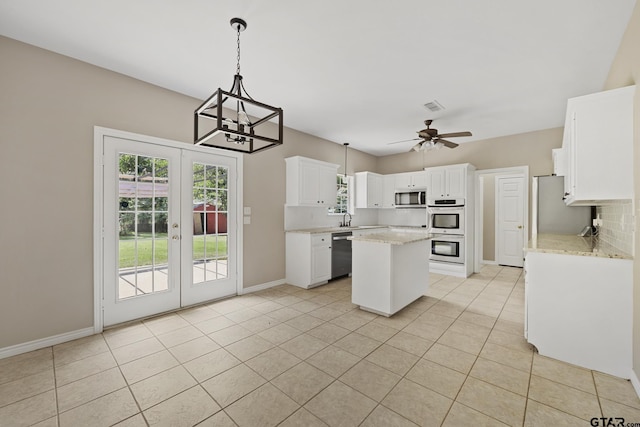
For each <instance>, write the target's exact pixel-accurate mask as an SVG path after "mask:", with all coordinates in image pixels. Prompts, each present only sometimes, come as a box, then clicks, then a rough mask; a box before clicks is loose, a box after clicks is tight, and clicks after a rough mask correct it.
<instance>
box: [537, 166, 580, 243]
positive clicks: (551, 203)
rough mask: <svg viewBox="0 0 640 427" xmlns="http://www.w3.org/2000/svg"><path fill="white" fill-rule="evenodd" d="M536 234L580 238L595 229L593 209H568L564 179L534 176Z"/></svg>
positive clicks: (569, 207) (550, 176) (576, 207)
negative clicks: (586, 228)
mask: <svg viewBox="0 0 640 427" xmlns="http://www.w3.org/2000/svg"><path fill="white" fill-rule="evenodd" d="M532 192H533V197H532V209H531V211H532V213H533V218H532V219H531V225H532V230H531V231H532V234H533V235H535V234H575V235H577V234H579V233H580V232H581V231H583V229H584V228H585V227H587V226H590V225H592V221H591V207H590V206H567V205H565V204H564V200H562V198H563V196H564V178H563V177H561V176H552V175H548V176H534V177H533V183H532Z"/></svg>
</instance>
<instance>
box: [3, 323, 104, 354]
mask: <svg viewBox="0 0 640 427" xmlns="http://www.w3.org/2000/svg"><path fill="white" fill-rule="evenodd" d="M93 330H94V328H93V327H88V328H84V329H78V330H75V331H71V332H65V333H63V334H58V335H54V336H51V337H47V338H40V339H37V340H33V341H29V342H25V343H22V344H16V345H12V346H9V347H5V348H0V359H4V358H6V357H11V356H15V355H18V354H22V353H28V352H30V351H34V350H40V349H41V348H45V347H51V346H54V345H58V344H62V343H63V342H67V341H73V340H77V339H78V338H84V337H88V336H89V335H93V334H94V332H93Z"/></svg>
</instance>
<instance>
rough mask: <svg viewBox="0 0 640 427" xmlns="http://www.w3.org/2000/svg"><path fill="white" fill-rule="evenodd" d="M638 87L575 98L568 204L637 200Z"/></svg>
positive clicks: (570, 105)
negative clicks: (635, 119)
mask: <svg viewBox="0 0 640 427" xmlns="http://www.w3.org/2000/svg"><path fill="white" fill-rule="evenodd" d="M634 93H635V86H627V87H623V88H620V89H614V90H610V91H606V92H599V93H595V94H592V95H586V96H581V97H577V98H571V99H569V101H568V102H567V115H566V120H565V128H564V138H563V141H562V150H563V154H564V155H565V167H566V170H565V203H566V204H568V205H595V204H602V203H603V202H606V201H609V200H620V199H632V198H633V98H634Z"/></svg>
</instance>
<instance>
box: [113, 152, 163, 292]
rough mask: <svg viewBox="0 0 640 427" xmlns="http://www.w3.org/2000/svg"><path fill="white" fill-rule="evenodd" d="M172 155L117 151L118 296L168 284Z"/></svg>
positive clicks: (153, 289) (156, 289)
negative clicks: (169, 166) (165, 156)
mask: <svg viewBox="0 0 640 427" xmlns="http://www.w3.org/2000/svg"><path fill="white" fill-rule="evenodd" d="M168 165H169V160H168V159H166V158H161V157H148V156H141V155H139V154H130V153H119V154H118V168H119V176H118V238H119V239H118V289H117V299H119V300H121V299H125V298H131V297H136V296H140V295H146V294H150V293H154V292H163V291H167V290H168V289H169V276H168V269H169V264H168V256H167V255H168V254H167V248H168V236H167V231H168V229H169V227H168V214H169V212H168V200H169V174H168Z"/></svg>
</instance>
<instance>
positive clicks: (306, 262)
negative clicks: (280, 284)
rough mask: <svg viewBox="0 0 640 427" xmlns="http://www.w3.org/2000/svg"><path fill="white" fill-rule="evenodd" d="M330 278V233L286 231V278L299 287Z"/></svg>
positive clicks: (309, 286)
mask: <svg viewBox="0 0 640 427" xmlns="http://www.w3.org/2000/svg"><path fill="white" fill-rule="evenodd" d="M329 279H331V233H321V234H313V233H298V232H287V235H286V280H287V283H289V284H291V285H295V286H300V287H301V288H305V289H308V288H311V287H313V286H317V285H321V284H323V283H326V282H327V281H329Z"/></svg>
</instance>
